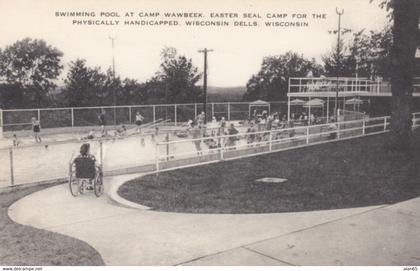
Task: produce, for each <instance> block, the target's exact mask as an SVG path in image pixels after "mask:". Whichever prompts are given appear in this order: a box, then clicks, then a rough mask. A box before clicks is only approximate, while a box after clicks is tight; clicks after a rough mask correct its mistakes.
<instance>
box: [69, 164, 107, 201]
mask: <svg viewBox="0 0 420 271" xmlns="http://www.w3.org/2000/svg"><path fill="white" fill-rule="evenodd" d="M69 188H70V193H71V194H72V195H73V196H74V197H77V196H79V195H80V194H84V193H86V191H93V192H94V193H95V196H97V197H100V196H101V195H102V194H103V193H104V184H103V173H102V167H101V166H97V165H96V164H95V160H93V159H92V158H89V157H77V158H76V159H74V161H73V162H71V163H70V168H69Z"/></svg>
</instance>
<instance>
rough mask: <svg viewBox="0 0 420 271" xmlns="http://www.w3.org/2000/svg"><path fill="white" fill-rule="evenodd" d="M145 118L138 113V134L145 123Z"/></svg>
mask: <svg viewBox="0 0 420 271" xmlns="http://www.w3.org/2000/svg"><path fill="white" fill-rule="evenodd" d="M143 120H144V117H143V116H142V115H141V114H140V112H139V111H137V112H136V125H137V132H138V133H140V127H141V125H142V123H143Z"/></svg>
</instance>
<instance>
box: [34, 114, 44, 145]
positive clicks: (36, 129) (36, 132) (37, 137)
mask: <svg viewBox="0 0 420 271" xmlns="http://www.w3.org/2000/svg"><path fill="white" fill-rule="evenodd" d="M32 132H33V133H34V137H35V141H36V143H41V142H42V140H41V136H40V135H39V134H40V132H41V123H40V122H39V120H37V119H36V118H35V117H32Z"/></svg>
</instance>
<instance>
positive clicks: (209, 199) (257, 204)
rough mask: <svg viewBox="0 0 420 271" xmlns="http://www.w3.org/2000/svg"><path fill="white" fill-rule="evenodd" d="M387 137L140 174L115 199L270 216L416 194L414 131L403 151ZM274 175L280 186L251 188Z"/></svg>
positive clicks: (418, 148) (419, 185) (418, 160)
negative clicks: (407, 148)
mask: <svg viewBox="0 0 420 271" xmlns="http://www.w3.org/2000/svg"><path fill="white" fill-rule="evenodd" d="M387 136H388V135H387V134H383V135H377V136H370V137H365V138H359V139H353V140H347V141H341V142H332V143H328V144H322V145H317V146H311V147H306V148H301V149H296V150H290V151H284V152H278V153H272V154H267V155H261V156H255V157H251V158H245V159H239V160H233V161H226V162H221V163H215V164H210V165H204V166H198V167H191V168H186V169H179V170H174V171H169V172H164V173H161V174H160V175H159V177H156V176H155V175H148V176H144V177H141V178H140V179H136V180H133V181H130V182H128V183H125V184H124V185H123V186H121V187H120V189H119V191H118V192H119V194H120V195H121V196H122V197H124V198H126V199H128V200H131V201H134V202H137V203H140V204H143V205H147V206H150V207H152V208H153V209H155V210H160V211H168V212H191V213H270V212H296V211H309V210H324V209H336V208H349V207H360V206H370V205H380V204H390V203H396V202H400V201H404V200H408V199H410V198H413V197H417V196H420V169H419V168H420V130H418V131H416V132H414V135H413V136H414V140H413V144H412V148H411V151H410V153H408V154H398V153H390V152H388V151H386V150H385V145H386V137H387ZM263 177H280V178H286V179H288V181H287V182H284V183H261V182H255V180H256V179H258V178H263Z"/></svg>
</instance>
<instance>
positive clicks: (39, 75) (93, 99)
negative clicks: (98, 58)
mask: <svg viewBox="0 0 420 271" xmlns="http://www.w3.org/2000/svg"><path fill="white" fill-rule="evenodd" d="M62 57H63V53H62V52H61V51H60V50H59V49H57V48H54V47H52V46H51V45H48V44H47V43H46V42H45V41H44V40H39V39H30V38H26V39H23V40H20V41H16V42H15V43H13V44H12V45H10V46H7V47H6V48H4V49H0V108H3V109H7V108H37V107H61V106H69V107H74V106H106V105H133V104H151V103H167V102H168V101H170V102H171V103H189V102H200V101H201V100H202V90H201V89H200V87H199V86H198V85H197V82H198V81H199V80H200V79H201V76H202V75H201V73H200V72H199V71H198V68H197V67H195V66H194V64H193V63H192V60H191V59H190V58H187V57H186V56H183V55H178V54H177V52H176V50H175V49H174V48H164V49H163V50H162V53H161V58H162V62H161V64H160V67H159V70H158V71H157V72H156V73H155V75H154V76H153V77H152V78H150V79H149V80H147V81H146V82H138V81H137V80H134V79H130V78H121V77H120V76H116V75H115V74H114V73H113V71H112V70H111V69H108V70H106V71H103V70H101V68H99V67H89V66H88V65H87V63H86V60H84V59H76V60H74V61H71V62H70V63H69V64H68V65H69V69H68V72H67V74H66V75H65V78H64V85H63V86H60V87H58V86H57V82H58V81H59V80H58V78H59V76H60V74H61V72H62V70H63V69H64V67H63V65H62V64H61V58H62Z"/></svg>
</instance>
